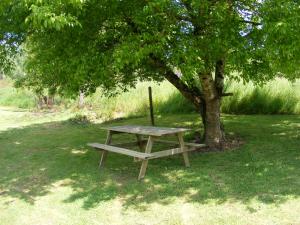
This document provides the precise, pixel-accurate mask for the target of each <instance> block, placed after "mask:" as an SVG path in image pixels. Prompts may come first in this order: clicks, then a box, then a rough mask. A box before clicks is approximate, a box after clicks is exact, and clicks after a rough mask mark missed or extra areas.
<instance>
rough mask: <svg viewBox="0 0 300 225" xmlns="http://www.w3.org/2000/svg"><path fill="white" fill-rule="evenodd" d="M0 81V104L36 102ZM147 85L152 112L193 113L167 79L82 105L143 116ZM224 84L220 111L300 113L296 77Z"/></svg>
mask: <svg viewBox="0 0 300 225" xmlns="http://www.w3.org/2000/svg"><path fill="white" fill-rule="evenodd" d="M1 83H2V89H0V105H6V106H7V105H8V106H16V107H19V108H20V107H21V108H32V107H33V106H34V105H35V104H36V100H35V98H34V96H33V95H32V94H31V93H30V92H28V91H27V92H26V91H24V90H16V89H14V88H12V87H11V83H9V82H7V81H0V87H1ZM148 86H151V87H152V89H153V101H154V110H155V114H158V115H159V114H167V113H169V114H172V113H190V112H195V108H194V107H193V106H192V105H191V103H189V102H188V101H187V100H185V99H184V98H183V96H182V95H181V94H180V93H179V92H178V91H177V90H176V89H175V88H174V87H173V86H172V85H171V84H170V83H168V82H162V83H160V84H157V83H153V82H143V83H139V84H137V87H136V88H135V89H130V90H129V92H126V93H122V94H120V95H118V96H116V97H113V98H105V97H103V96H101V91H100V90H98V91H97V92H96V93H95V94H94V95H92V96H89V97H86V99H85V101H86V105H87V108H88V109H92V113H93V114H94V115H95V117H97V118H101V119H112V118H117V117H123V116H132V115H135V116H136V115H139V116H141V115H147V113H148V105H149V103H148V102H149V100H148ZM227 86H228V87H227V89H228V90H227V92H233V93H234V95H233V96H231V97H226V98H224V99H223V102H222V112H223V113H229V114H300V80H298V81H297V82H295V83H291V82H288V81H287V80H284V79H276V80H273V81H270V82H269V83H267V84H266V85H265V86H263V87H258V86H254V85H253V84H251V83H248V84H242V83H238V82H230V83H228V84H227ZM129 100H130V101H129ZM56 102H57V103H59V104H60V105H61V106H67V107H68V108H72V107H73V108H75V107H76V106H77V101H75V100H67V99H62V98H58V97H57V98H56ZM60 108H63V107H60Z"/></svg>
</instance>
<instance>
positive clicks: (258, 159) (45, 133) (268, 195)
mask: <svg viewBox="0 0 300 225" xmlns="http://www.w3.org/2000/svg"><path fill="white" fill-rule="evenodd" d="M224 120H225V126H226V129H227V131H228V132H231V133H237V134H239V135H240V136H242V137H243V138H244V139H245V141H246V144H245V145H244V146H243V147H242V148H240V149H238V150H235V151H228V152H221V153H192V154H191V155H190V160H191V168H188V169H186V168H184V166H183V160H182V158H181V157H180V156H174V157H170V158H165V159H156V160H152V161H150V162H149V166H148V170H147V175H146V178H145V179H144V180H143V181H141V182H139V181H137V179H136V178H137V175H138V172H139V168H140V164H139V163H134V162H133V160H132V158H129V157H125V156H121V155H116V154H110V155H109V157H108V160H107V164H106V167H105V169H103V170H101V171H99V170H98V168H97V164H98V160H99V153H98V152H95V151H93V150H91V149H89V148H88V147H87V146H86V143H88V142H95V141H97V142H104V140H105V137H106V134H105V131H104V130H101V129H100V126H101V125H96V124H84V125H82V124H74V123H70V122H52V123H44V124H39V125H32V126H28V127H24V128H22V129H17V128H15V129H10V130H7V131H2V132H0V147H1V149H0V160H1V164H0V198H1V197H5V196H10V197H13V198H18V199H22V200H24V201H26V202H29V203H31V204H34V203H35V201H36V199H37V198H38V197H41V196H45V195H47V194H49V193H50V192H52V191H53V190H54V191H55V190H57V188H60V187H70V188H72V194H71V195H70V194H66V196H65V199H64V200H63V202H64V203H66V204H71V203H72V202H74V201H77V200H80V199H82V200H83V202H84V203H83V208H85V209H90V208H93V207H96V206H97V205H98V204H99V203H101V202H103V201H109V200H113V199H116V198H118V199H120V201H122V204H123V206H124V207H136V208H137V209H138V210H144V209H145V207H146V205H147V204H148V203H153V202H157V203H160V204H169V203H171V202H172V201H174V199H176V198H184V199H185V200H186V201H190V202H196V203H201V204H203V203H207V202H210V201H214V202H216V203H222V202H226V201H240V202H242V203H244V204H247V203H248V202H250V201H251V200H253V199H256V200H258V201H260V202H262V203H266V204H268V203H276V204H280V203H282V202H284V201H286V200H287V199H288V198H297V197H299V196H300V189H299V185H300V163H299V162H300V156H299V144H300V141H299V140H300V134H299V130H300V127H299V121H300V118H299V116H298V117H297V116H273V117H267V116H226V117H225V118H224ZM112 124H113V125H122V124H147V119H145V118H134V119H128V120H120V121H114V122H113V123H112ZM157 124H158V125H160V126H185V127H189V128H194V129H195V128H198V126H199V124H200V121H198V117H197V115H195V114H193V115H184V116H183V115H180V116H167V117H165V116H162V117H161V118H160V119H158V120H157ZM106 125H109V123H105V126H106ZM128 139H132V140H134V137H132V136H129V135H124V136H119V137H118V140H117V141H118V142H121V141H128ZM61 191H62V190H61ZM7 204H10V202H7Z"/></svg>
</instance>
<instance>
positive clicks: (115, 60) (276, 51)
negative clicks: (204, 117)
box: [0, 0, 300, 95]
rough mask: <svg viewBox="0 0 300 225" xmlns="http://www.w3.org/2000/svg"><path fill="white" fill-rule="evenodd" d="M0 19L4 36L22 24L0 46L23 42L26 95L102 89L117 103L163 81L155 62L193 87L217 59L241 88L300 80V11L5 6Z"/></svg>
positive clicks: (222, 6)
mask: <svg viewBox="0 0 300 225" xmlns="http://www.w3.org/2000/svg"><path fill="white" fill-rule="evenodd" d="M1 9H2V11H3V12H5V13H4V15H3V16H2V17H1V20H0V21H1V22H0V23H1V27H2V24H6V23H7V21H8V20H14V21H17V22H18V25H15V24H12V25H10V27H9V28H6V27H5V28H4V29H3V31H2V36H1V37H2V40H4V42H5V41H6V39H5V38H4V36H5V35H6V36H7V35H8V36H9V37H10V38H13V37H16V38H13V40H12V41H11V43H14V44H15V45H17V43H18V44H21V43H23V41H24V38H21V37H23V36H24V35H25V34H26V35H25V36H26V42H25V46H24V50H25V52H26V54H27V65H26V66H27V72H28V73H27V77H26V80H23V82H24V85H26V86H42V87H49V88H52V89H53V88H55V89H56V88H58V89H59V91H60V92H61V93H65V94H68V95H74V94H75V95H77V94H78V91H79V90H82V91H86V92H94V91H95V90H96V87H98V86H101V87H102V88H104V89H105V90H108V91H109V93H110V94H111V93H112V92H113V91H114V90H120V89H121V90H126V89H127V88H128V87H131V86H133V85H135V84H136V81H137V80H148V79H154V80H161V79H163V77H162V75H163V73H164V71H162V70H161V69H162V68H157V67H155V66H153V62H152V61H151V56H155V57H157V58H159V59H161V60H162V61H164V62H166V66H167V67H170V68H176V69H177V70H179V71H181V74H182V76H183V77H182V78H183V80H184V81H185V82H187V83H188V84H189V83H190V82H192V84H193V85H195V83H197V81H196V80H197V79H198V78H199V77H198V76H196V75H199V74H202V73H204V72H213V71H214V68H215V62H216V61H217V60H219V59H225V60H226V71H225V72H226V74H227V75H228V76H231V75H232V74H233V73H231V72H232V71H235V72H238V73H235V74H238V75H237V76H235V78H236V79H245V80H253V81H256V82H261V81H264V80H269V79H271V78H273V77H274V76H275V75H276V74H277V73H278V72H279V73H280V74H281V75H282V76H285V77H287V78H289V79H293V78H295V77H298V75H299V68H298V64H299V46H300V41H299V35H296V34H297V28H298V24H299V16H298V15H299V7H298V4H297V2H295V1H276V2H274V1H271V0H266V1H256V0H253V1H232V2H231V1H229V2H227V1H206V0H203V1H154V0H153V1H149V2H143V1H139V0H137V1H132V0H130V1H117V0H114V1H106V0H102V1H93V0H89V1H83V0H68V1H64V2H63V3H62V2H61V1H60V0H55V1H39V0H22V1H3V2H2V3H1ZM278 12H280V13H278ZM15 18H17V19H18V20H15ZM25 18H26V20H25ZM22 19H24V21H23V22H22ZM19 24H21V25H22V26H19ZM17 28H18V29H17ZM20 29H21V30H22V32H21V31H20ZM3 32H4V33H3ZM23 34H24V35H23ZM19 37H20V39H18V38H19ZM3 38H4V39H3ZM2 42H3V41H2ZM7 45H8V46H14V45H11V44H9V43H7ZM1 46H3V45H1ZM199 82H200V81H199ZM193 85H192V86H193ZM198 88H199V87H198Z"/></svg>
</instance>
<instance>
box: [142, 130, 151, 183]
mask: <svg viewBox="0 0 300 225" xmlns="http://www.w3.org/2000/svg"><path fill="white" fill-rule="evenodd" d="M152 145H153V137H152V136H149V138H148V142H147V146H146V150H145V153H151V150H152ZM147 166H148V159H145V160H143V161H142V166H141V169H140V174H139V177H138V179H139V180H140V179H143V178H144V177H145V174H146V170H147Z"/></svg>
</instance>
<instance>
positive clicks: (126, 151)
mask: <svg viewBox="0 0 300 225" xmlns="http://www.w3.org/2000/svg"><path fill="white" fill-rule="evenodd" d="M88 146H90V147H93V148H99V149H103V150H105V151H109V152H115V153H119V154H123V155H128V156H132V157H136V158H141V159H146V158H147V157H150V156H152V155H151V154H148V153H143V152H136V151H133V150H129V149H126V148H120V147H116V146H111V145H106V144H99V143H89V144H88Z"/></svg>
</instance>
